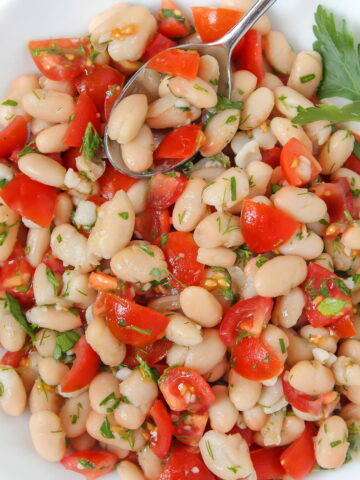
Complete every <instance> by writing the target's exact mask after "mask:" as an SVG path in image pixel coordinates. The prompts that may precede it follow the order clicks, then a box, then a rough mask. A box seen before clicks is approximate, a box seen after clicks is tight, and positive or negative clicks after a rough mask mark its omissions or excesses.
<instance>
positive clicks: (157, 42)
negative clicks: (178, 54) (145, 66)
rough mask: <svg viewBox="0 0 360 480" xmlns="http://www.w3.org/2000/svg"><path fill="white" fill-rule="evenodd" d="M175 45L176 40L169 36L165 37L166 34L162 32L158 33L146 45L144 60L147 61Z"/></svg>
mask: <svg viewBox="0 0 360 480" xmlns="http://www.w3.org/2000/svg"><path fill="white" fill-rule="evenodd" d="M175 46H176V42H174V41H173V40H170V38H168V37H165V35H163V34H162V33H157V34H156V35H155V37H154V38H153V39H152V40H151V42H150V43H149V45H148V46H147V47H146V50H145V53H144V55H143V56H142V59H143V60H144V62H147V61H148V60H150V58H152V57H154V56H155V55H157V54H158V53H160V52H162V51H163V50H166V49H167V48H171V47H175Z"/></svg>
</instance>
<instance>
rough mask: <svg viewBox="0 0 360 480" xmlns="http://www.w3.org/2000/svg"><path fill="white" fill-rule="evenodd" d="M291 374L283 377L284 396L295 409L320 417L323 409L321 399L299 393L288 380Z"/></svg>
mask: <svg viewBox="0 0 360 480" xmlns="http://www.w3.org/2000/svg"><path fill="white" fill-rule="evenodd" d="M288 376H289V372H285V373H284V375H283V376H282V385H283V389H284V395H285V398H286V399H287V401H288V402H289V403H290V405H292V406H293V407H294V408H297V409H298V410H300V411H301V412H306V413H311V414H312V415H319V413H320V412H321V409H322V401H321V399H317V400H314V399H313V398H312V397H310V395H306V394H305V393H302V392H299V390H296V388H294V387H292V386H291V385H290V383H289V380H288Z"/></svg>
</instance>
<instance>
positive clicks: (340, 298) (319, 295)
mask: <svg viewBox="0 0 360 480" xmlns="http://www.w3.org/2000/svg"><path fill="white" fill-rule="evenodd" d="M304 288H305V297H306V307H305V313H306V318H307V320H308V322H309V323H311V325H313V326H314V327H326V326H329V325H331V324H334V323H335V322H336V321H338V320H339V319H340V318H342V317H343V316H346V315H350V314H351V312H352V302H351V298H350V291H349V289H348V288H347V287H346V285H345V284H344V283H343V281H342V280H341V278H339V277H338V276H337V275H335V274H334V273H333V272H331V271H330V270H328V269H327V268H324V267H322V266H321V265H318V264H317V263H314V262H311V263H310V264H309V266H308V275H307V278H306V280H305V284H304Z"/></svg>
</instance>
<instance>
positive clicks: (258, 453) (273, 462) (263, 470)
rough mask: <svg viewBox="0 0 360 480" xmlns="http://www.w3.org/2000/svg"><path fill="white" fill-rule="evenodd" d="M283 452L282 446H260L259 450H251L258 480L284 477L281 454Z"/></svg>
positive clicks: (272, 479)
mask: <svg viewBox="0 0 360 480" xmlns="http://www.w3.org/2000/svg"><path fill="white" fill-rule="evenodd" d="M282 452H283V448H282V447H270V448H259V449H258V450H252V451H250V456H251V461H252V463H253V465H254V469H255V472H256V475H257V480H274V479H275V478H283V476H284V475H285V470H284V469H283V467H282V466H281V463H280V455H281V453H282Z"/></svg>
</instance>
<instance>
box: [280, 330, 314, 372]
mask: <svg viewBox="0 0 360 480" xmlns="http://www.w3.org/2000/svg"><path fill="white" fill-rule="evenodd" d="M285 332H286V334H287V336H288V339H289V346H288V349H287V350H288V357H287V360H286V363H287V364H288V365H289V366H290V367H292V366H294V365H296V364H297V363H298V362H301V361H303V360H312V359H313V353H312V351H313V348H314V347H313V345H311V344H310V343H309V342H308V341H306V340H305V339H304V338H302V337H300V336H299V335H297V334H296V333H295V332H294V330H292V329H291V328H290V329H286V330H285Z"/></svg>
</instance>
